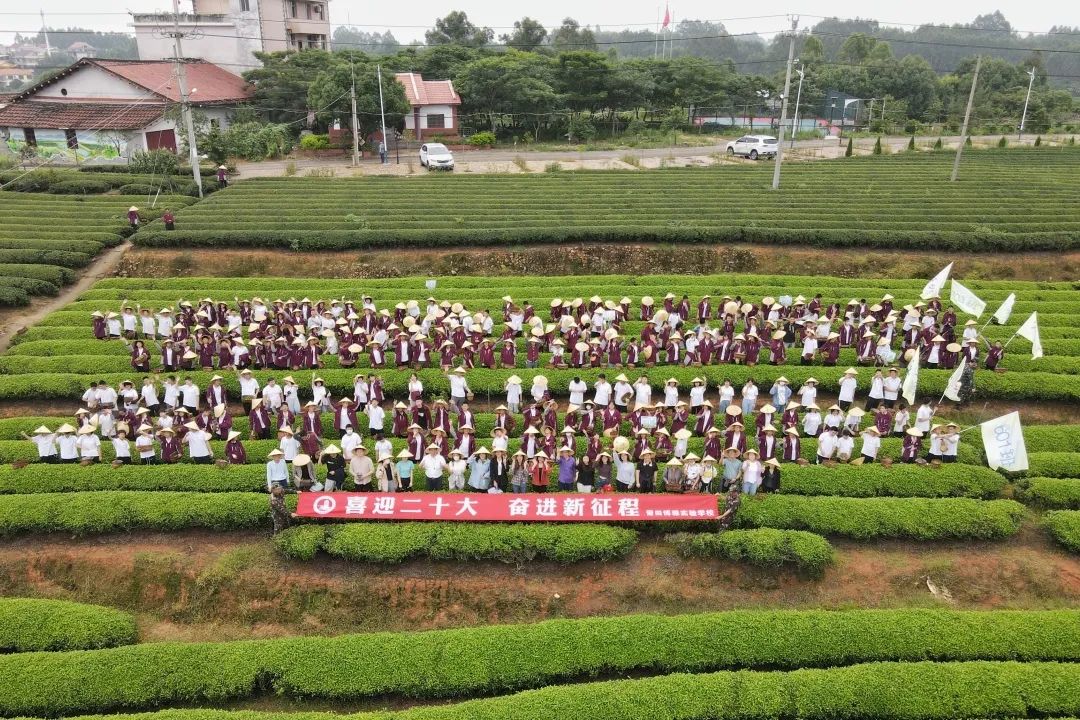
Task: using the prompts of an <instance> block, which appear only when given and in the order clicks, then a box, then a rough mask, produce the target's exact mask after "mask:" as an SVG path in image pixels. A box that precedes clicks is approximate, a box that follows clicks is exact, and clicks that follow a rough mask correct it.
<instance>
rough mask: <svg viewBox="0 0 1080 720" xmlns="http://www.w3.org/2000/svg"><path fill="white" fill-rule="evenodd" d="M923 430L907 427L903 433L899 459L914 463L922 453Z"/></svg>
mask: <svg viewBox="0 0 1080 720" xmlns="http://www.w3.org/2000/svg"><path fill="white" fill-rule="evenodd" d="M922 439H923V431H922V430H920V429H919V428H917V427H913V428H908V429H907V430H906V431H905V433H904V444H903V448H902V449H901V452H900V461H901V462H905V463H914V462H915V461H916V460H918V459H919V455H921V454H922Z"/></svg>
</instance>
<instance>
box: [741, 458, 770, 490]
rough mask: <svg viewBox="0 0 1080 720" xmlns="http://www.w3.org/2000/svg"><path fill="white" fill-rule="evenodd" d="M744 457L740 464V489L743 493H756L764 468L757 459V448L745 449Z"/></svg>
mask: <svg viewBox="0 0 1080 720" xmlns="http://www.w3.org/2000/svg"><path fill="white" fill-rule="evenodd" d="M745 458H746V459H745V460H743V464H742V491H743V494H745V495H756V494H757V489H758V486H759V485H761V474H762V473H763V472H764V470H765V468H764V466H763V465H762V464H761V461H760V460H758V452H757V450H747V451H746V455H745Z"/></svg>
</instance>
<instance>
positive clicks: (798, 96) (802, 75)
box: [791, 63, 806, 148]
mask: <svg viewBox="0 0 1080 720" xmlns="http://www.w3.org/2000/svg"><path fill="white" fill-rule="evenodd" d="M805 67H806V66H805V65H803V64H802V63H799V69H798V70H796V71H795V72H797V73H799V91H798V92H797V93H795V119H794V120H792V121H791V147H792V148H794V147H795V134H796V133H797V132H799V101H800V100H802V81H803V79H804V78H805V77H806V70H805Z"/></svg>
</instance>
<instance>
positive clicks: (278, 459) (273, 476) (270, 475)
mask: <svg viewBox="0 0 1080 720" xmlns="http://www.w3.org/2000/svg"><path fill="white" fill-rule="evenodd" d="M275 487H280V488H281V489H282V490H285V489H287V488H288V487H289V466H288V465H287V464H286V461H285V457H284V453H282V452H281V451H280V450H271V451H270V455H269V459H268V461H267V463H266V489H267V490H272V489H273V488H275Z"/></svg>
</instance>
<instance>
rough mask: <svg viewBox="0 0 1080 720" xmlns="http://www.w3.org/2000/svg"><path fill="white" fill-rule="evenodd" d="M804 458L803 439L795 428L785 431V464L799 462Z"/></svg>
mask: <svg viewBox="0 0 1080 720" xmlns="http://www.w3.org/2000/svg"><path fill="white" fill-rule="evenodd" d="M801 457H802V438H800V437H799V431H798V430H797V429H796V428H794V427H789V428H787V429H785V430H784V454H783V459H784V462H798V461H799V458H801Z"/></svg>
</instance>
